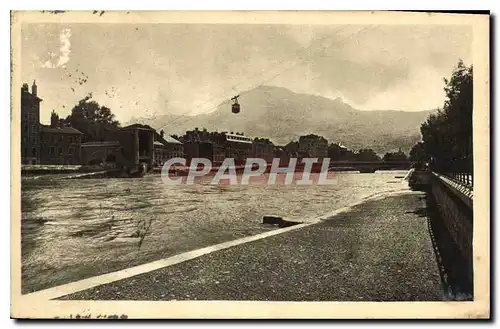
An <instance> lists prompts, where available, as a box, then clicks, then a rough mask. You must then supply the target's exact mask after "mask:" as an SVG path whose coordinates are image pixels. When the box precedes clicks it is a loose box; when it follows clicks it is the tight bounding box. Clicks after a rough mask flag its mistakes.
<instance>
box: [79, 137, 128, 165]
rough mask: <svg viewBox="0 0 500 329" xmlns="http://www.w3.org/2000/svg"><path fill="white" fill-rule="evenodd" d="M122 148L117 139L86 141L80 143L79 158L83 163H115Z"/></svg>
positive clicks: (121, 152)
mask: <svg viewBox="0 0 500 329" xmlns="http://www.w3.org/2000/svg"><path fill="white" fill-rule="evenodd" d="M118 154H122V155H123V149H122V146H121V145H120V142H118V141H107V142H86V143H82V145H81V159H82V164H84V165H102V164H107V165H116V164H117V160H118V162H119V160H121V159H118V158H119V156H118Z"/></svg>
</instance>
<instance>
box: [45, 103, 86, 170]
mask: <svg viewBox="0 0 500 329" xmlns="http://www.w3.org/2000/svg"><path fill="white" fill-rule="evenodd" d="M39 127H40V133H39V140H40V161H39V163H40V164H51V165H77V164H81V161H82V159H81V150H80V147H81V143H82V137H83V134H82V133H81V132H80V131H79V130H77V129H75V128H72V127H69V126H67V125H65V124H64V123H63V122H62V121H60V120H59V116H58V115H57V114H56V113H55V112H54V111H52V115H51V117H50V125H49V126H47V125H39Z"/></svg>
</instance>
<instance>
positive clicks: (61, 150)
mask: <svg viewBox="0 0 500 329" xmlns="http://www.w3.org/2000/svg"><path fill="white" fill-rule="evenodd" d="M59 155H63V148H62V147H59Z"/></svg>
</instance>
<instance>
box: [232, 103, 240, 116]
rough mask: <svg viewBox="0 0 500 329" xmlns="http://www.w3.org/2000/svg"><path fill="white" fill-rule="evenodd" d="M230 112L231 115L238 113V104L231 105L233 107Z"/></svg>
mask: <svg viewBox="0 0 500 329" xmlns="http://www.w3.org/2000/svg"><path fill="white" fill-rule="evenodd" d="M232 111H233V113H235V114H236V113H240V104H238V103H235V104H233V106H232Z"/></svg>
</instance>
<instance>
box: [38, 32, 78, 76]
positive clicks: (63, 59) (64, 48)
mask: <svg viewBox="0 0 500 329" xmlns="http://www.w3.org/2000/svg"><path fill="white" fill-rule="evenodd" d="M59 42H60V44H61V46H60V48H59V52H60V55H59V59H58V60H57V63H54V59H55V57H56V55H55V54H54V53H53V52H49V54H48V55H49V57H50V59H48V60H46V61H45V62H44V63H42V67H43V68H50V69H53V68H56V67H60V66H64V65H66V63H68V62H69V55H70V54H71V29H63V30H62V31H61V34H59Z"/></svg>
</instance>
